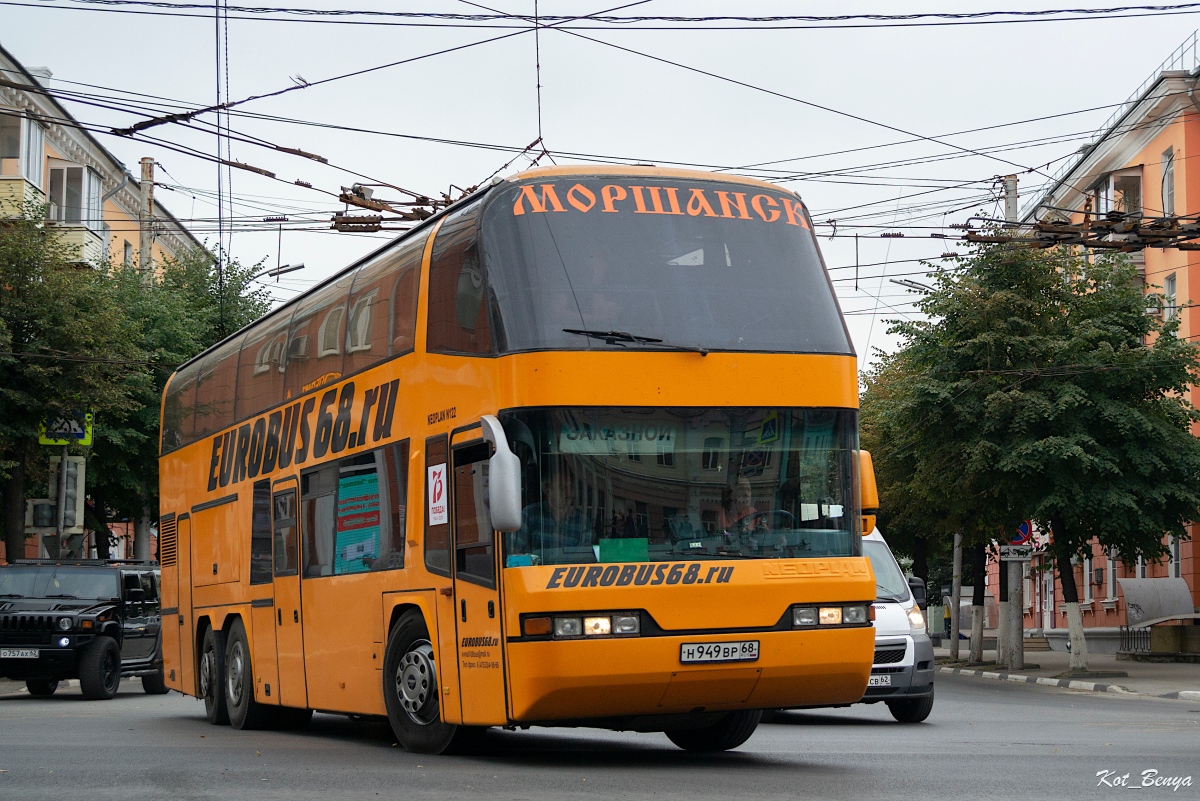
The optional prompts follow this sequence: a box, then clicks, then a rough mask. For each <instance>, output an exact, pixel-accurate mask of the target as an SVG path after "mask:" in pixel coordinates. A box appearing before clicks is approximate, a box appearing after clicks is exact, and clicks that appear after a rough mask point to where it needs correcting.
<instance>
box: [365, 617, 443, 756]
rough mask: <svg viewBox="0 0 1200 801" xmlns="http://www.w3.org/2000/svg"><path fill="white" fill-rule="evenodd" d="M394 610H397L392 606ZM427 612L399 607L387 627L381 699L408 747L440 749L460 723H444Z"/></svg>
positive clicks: (394, 729) (428, 750) (426, 750)
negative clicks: (390, 624) (393, 619)
mask: <svg viewBox="0 0 1200 801" xmlns="http://www.w3.org/2000/svg"><path fill="white" fill-rule="evenodd" d="M393 614H394V615H395V612H393ZM436 671H437V667H436V661H435V659H434V651H433V645H432V640H431V639H430V636H429V628H428V626H427V625H426V623H425V616H424V615H423V614H422V612H421V610H420V609H419V608H417V607H415V606H409V607H408V608H407V609H406V610H404V611H402V612H400V613H399V615H398V616H397V617H396V620H395V624H394V625H392V626H391V627H390V629H389V631H388V639H387V647H386V649H385V651H384V660H383V699H384V704H385V706H386V707H387V713H388V723H389V724H391V727H392V732H393V733H394V734H395V735H396V739H397V740H398V741H399V742H400V745H402V746H404V748H405V750H407V751H411V752H413V753H419V754H442V753H445V752H447V751H449V750H451V749H452V748H453V746H454V744H455V741H456V739H461V738H457V737H456V735H457V734H458V732H459V729H460V728H461V727H459V726H456V725H455V724H453V723H445V722H443V720H442V715H441V703H440V701H441V688H440V685H439V683H438V677H437V672H436Z"/></svg>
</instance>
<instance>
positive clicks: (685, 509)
mask: <svg viewBox="0 0 1200 801" xmlns="http://www.w3.org/2000/svg"><path fill="white" fill-rule="evenodd" d="M501 419H502V422H503V424H504V428H505V431H506V432H507V433H508V437H509V441H510V443H509V444H510V447H512V449H513V451H514V453H516V454H517V456H518V457H519V458H520V459H521V461H522V465H523V468H524V475H523V477H522V493H523V501H522V502H523V504H524V511H523V514H522V518H523V519H522V527H521V529H520V530H519V531H516V532H512V533H509V534H506V535H505V563H504V564H505V565H506V566H507V567H522V566H529V565H547V564H579V563H588V562H647V561H665V560H681V559H769V558H785V557H790V558H796V557H831V556H857V555H861V547H862V544H861V541H860V540H861V537H860V535H859V528H860V520H859V512H858V510H857V509H856V508H855V497H854V492H853V486H854V484H853V477H854V472H853V455H854V453H853V452H854V450H855V448H857V419H856V415H855V412H854V411H852V410H845V409H763V408H726V409H711V408H710V409H636V408H627V409H609V408H586V409H585V408H571V409H539V410H521V411H515V412H508V413H504V414H503V415H502V417H501Z"/></svg>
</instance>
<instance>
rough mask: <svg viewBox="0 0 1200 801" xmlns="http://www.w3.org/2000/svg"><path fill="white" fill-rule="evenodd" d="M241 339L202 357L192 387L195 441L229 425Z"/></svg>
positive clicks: (232, 415) (235, 392) (232, 414)
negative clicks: (194, 412) (197, 377)
mask: <svg viewBox="0 0 1200 801" xmlns="http://www.w3.org/2000/svg"><path fill="white" fill-rule="evenodd" d="M240 348H241V337H238V338H237V339H234V340H232V341H230V342H226V343H225V344H224V345H222V346H221V347H219V348H217V349H216V350H215V351H213V352H212V353H210V354H209V355H208V356H206V357H205V358H204V361H203V362H202V363H201V365H200V373H199V385H198V386H197V387H196V431H195V436H196V437H197V438H200V437H204V436H207V435H208V434H212V433H215V432H217V431H220V430H222V429H224V428H228V427H229V426H231V425H233V421H234V408H233V399H234V397H235V395H236V394H237V379H238V369H237V365H238V351H239V349H240Z"/></svg>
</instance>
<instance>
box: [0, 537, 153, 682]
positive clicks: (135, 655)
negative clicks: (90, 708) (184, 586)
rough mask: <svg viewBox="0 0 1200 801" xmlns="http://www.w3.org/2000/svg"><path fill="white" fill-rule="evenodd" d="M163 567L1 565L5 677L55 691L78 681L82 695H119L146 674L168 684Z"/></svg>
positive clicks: (0, 645) (87, 562) (0, 658)
mask: <svg viewBox="0 0 1200 801" xmlns="http://www.w3.org/2000/svg"><path fill="white" fill-rule="evenodd" d="M158 586H159V571H158V565H157V564H156V563H154V562H139V561H117V560H112V561H107V560H98V559H82V560H56V559H17V560H14V562H13V563H12V564H11V565H8V566H4V567H0V678H7V679H16V680H22V679H23V680H24V681H25V686H26V687H28V688H29V692H30V694H31V695H36V696H49V695H53V694H54V691H55V690H57V689H58V683H59V682H60V681H62V680H64V679H79V688H80V690H82V691H83V697H84V698H89V699H107V698H112V697H113V696H114V695H116V694H117V687H118V686H119V685H120V683H121V677H122V676H140V677H141V679H142V688H143V689H144V690H145V691H146V692H147V693H150V694H153V695H160V694H162V693H165V692H167V687H166V684H165V683H164V682H163V660H162V638H161V629H162V625H161V617H160V615H159V602H158Z"/></svg>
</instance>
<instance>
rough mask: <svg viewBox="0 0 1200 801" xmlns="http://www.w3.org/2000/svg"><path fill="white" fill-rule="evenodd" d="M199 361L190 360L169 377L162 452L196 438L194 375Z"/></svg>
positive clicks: (198, 369)
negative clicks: (190, 361)
mask: <svg viewBox="0 0 1200 801" xmlns="http://www.w3.org/2000/svg"><path fill="white" fill-rule="evenodd" d="M199 373H200V363H199V362H192V363H191V364H189V365H188V366H187V367H185V368H183V369H182V370H180V371H179V372H178V373H176V374H175V377H174V378H172V379H171V387H170V389H168V390H167V399H166V402H164V403H163V423H162V453H167V452H169V451H173V450H175V449H176V448H181V447H183V446H184V445H187V444H189V443H191V442H193V441H194V440H195V439H196V438H195V436H194V432H195V430H196V429H195V423H196V419H195V414H196V376H197V375H198V374H199Z"/></svg>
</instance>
